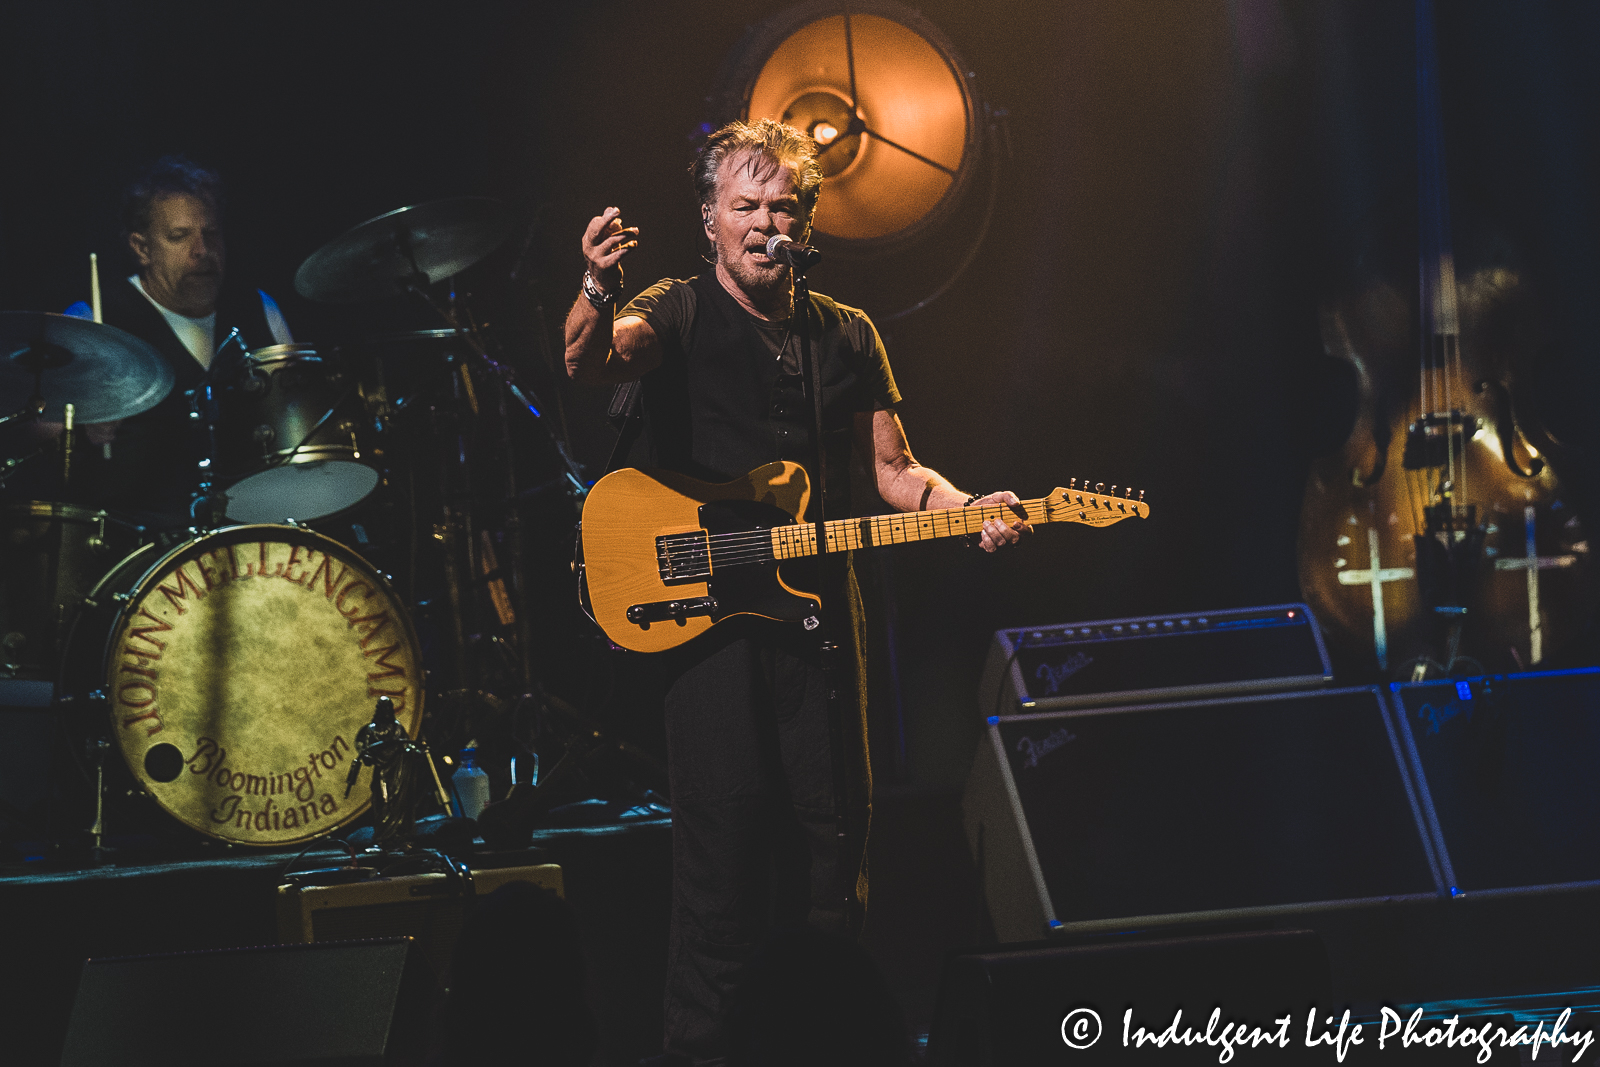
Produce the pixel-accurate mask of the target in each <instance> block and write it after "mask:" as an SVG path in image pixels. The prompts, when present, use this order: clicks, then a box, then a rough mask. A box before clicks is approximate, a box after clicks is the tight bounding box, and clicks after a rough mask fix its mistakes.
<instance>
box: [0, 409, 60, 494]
mask: <svg viewBox="0 0 1600 1067" xmlns="http://www.w3.org/2000/svg"><path fill="white" fill-rule="evenodd" d="M8 417H14V416H8ZM48 451H50V446H49V445H45V446H44V447H42V448H36V449H34V450H33V451H32V452H29V453H28V454H27V455H25V456H13V457H12V458H11V459H8V460H6V461H5V462H4V463H0V486H3V485H5V484H6V480H7V479H8V478H10V477H11V476H12V475H13V474H15V473H16V472H17V468H18V467H20V466H22V465H23V464H24V463H26V462H28V460H30V459H38V458H39V457H40V456H42V455H44V454H45V453H46V452H48Z"/></svg>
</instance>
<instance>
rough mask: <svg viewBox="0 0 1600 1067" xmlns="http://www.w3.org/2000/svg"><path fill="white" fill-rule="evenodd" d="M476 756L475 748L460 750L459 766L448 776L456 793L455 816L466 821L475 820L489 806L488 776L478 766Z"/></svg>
mask: <svg viewBox="0 0 1600 1067" xmlns="http://www.w3.org/2000/svg"><path fill="white" fill-rule="evenodd" d="M477 755H478V750H477V749H476V748H464V749H462V750H461V766H460V767H457V768H456V773H454V774H452V775H451V776H450V784H451V785H452V786H453V787H454V788H455V793H456V805H457V808H458V810H457V811H456V814H457V815H460V816H462V817H463V818H467V819H476V818H477V817H478V816H479V815H480V814H482V813H483V809H484V808H486V807H488V806H489V776H488V775H487V774H484V773H483V770H482V768H480V767H479V766H478V762H477V758H476V757H477Z"/></svg>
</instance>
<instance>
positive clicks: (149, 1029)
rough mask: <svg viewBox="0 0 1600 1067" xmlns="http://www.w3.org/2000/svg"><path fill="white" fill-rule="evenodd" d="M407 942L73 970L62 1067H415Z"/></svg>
mask: <svg viewBox="0 0 1600 1067" xmlns="http://www.w3.org/2000/svg"><path fill="white" fill-rule="evenodd" d="M410 951H411V940H410V939H409V938H389V939H386V940H381V941H351V942H342V943H334V944H326V945H267V946H263V947H260V948H239V949H226V950H223V951H216V952H182V953H175V954H172V955H164V956H127V957H112V958H105V959H91V960H87V961H85V962H84V965H83V975H82V977H81V978H80V979H79V981H78V995H77V999H76V1000H74V1001H73V1004H72V1019H71V1022H70V1024H69V1027H68V1031H67V1043H66V1047H65V1048H64V1049H63V1051H62V1054H61V1067H135V1065H137V1067H149V1065H154V1064H160V1065H162V1067H201V1065H204V1067H218V1065H223V1064H227V1065H234V1064H239V1065H243V1064H250V1065H261V1067H267V1065H273V1067H278V1065H283V1067H288V1065H291V1064H292V1065H300V1064H306V1065H309V1064H317V1065H319V1067H331V1065H333V1064H340V1065H350V1067H354V1065H357V1064H363V1065H364V1064H374V1065H376V1064H385V1065H394V1064H400V1063H407V1064H409V1063H417V1062H420V1057H421V1053H422V1052H423V1050H422V1049H421V1048H420V1047H419V1046H420V1045H421V1044H422V1042H421V1041H420V1040H419V1039H418V1035H419V1034H420V1033H421V1030H420V1024H421V1023H422V1022H423V1020H424V1019H425V1018H426V1009H427V1003H426V1000H425V994H424V993H423V991H422V990H421V988H420V987H419V985H418V984H417V982H416V981H415V978H414V977H413V972H414V971H415V969H416V968H415V967H414V966H413V967H408V966H407V959H408V956H409V954H410Z"/></svg>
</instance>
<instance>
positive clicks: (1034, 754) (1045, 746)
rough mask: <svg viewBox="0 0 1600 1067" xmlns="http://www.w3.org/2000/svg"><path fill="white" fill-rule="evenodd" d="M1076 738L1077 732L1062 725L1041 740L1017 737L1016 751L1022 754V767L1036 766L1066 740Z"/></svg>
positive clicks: (1074, 739)
mask: <svg viewBox="0 0 1600 1067" xmlns="http://www.w3.org/2000/svg"><path fill="white" fill-rule="evenodd" d="M1077 739H1078V735H1077V734H1075V733H1072V732H1070V731H1069V730H1068V729H1067V728H1066V727H1065V726H1063V727H1060V728H1059V729H1056V730H1053V731H1051V733H1050V736H1049V737H1046V738H1045V739H1044V740H1043V741H1035V740H1034V739H1033V738H1031V737H1019V738H1017V751H1018V752H1020V753H1021V754H1022V765H1023V766H1024V767H1037V766H1039V761H1040V760H1042V759H1044V758H1045V757H1046V756H1048V755H1050V753H1052V752H1054V751H1055V750H1056V749H1058V748H1060V747H1061V746H1062V745H1064V744H1066V743H1067V742H1068V741H1076V740H1077Z"/></svg>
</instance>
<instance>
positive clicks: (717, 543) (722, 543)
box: [669, 501, 1050, 553]
mask: <svg viewBox="0 0 1600 1067" xmlns="http://www.w3.org/2000/svg"><path fill="white" fill-rule="evenodd" d="M1029 503H1034V502H1032V501H1023V502H1022V504H1023V507H1024V511H1025V515H1024V516H1017V514H1016V512H1015V511H1013V510H1011V509H1010V508H1006V509H1004V510H1002V509H999V508H993V509H985V510H984V512H978V513H969V514H968V515H964V516H963V518H964V519H965V518H969V517H972V518H979V519H980V520H981V522H980V525H981V524H982V522H987V521H988V520H989V519H990V518H998V517H1002V516H1009V517H1011V518H1018V517H1022V518H1024V521H1028V522H1041V521H1045V520H1047V519H1048V518H1049V515H1050V511H1049V509H1048V508H1047V507H1045V508H1029V507H1027V505H1028V504H1029ZM991 511H992V512H994V514H993V515H990V514H988V512H991ZM836 521H842V522H843V524H844V528H843V529H837V528H836V529H835V531H834V532H835V533H836V534H838V535H840V536H841V539H843V540H846V541H848V540H849V528H850V527H856V528H858V529H859V525H860V520H857V519H847V520H836ZM876 525H877V524H875V526H876ZM888 525H890V529H889V530H888V531H887V532H888V533H889V534H890V535H891V537H892V535H893V533H894V528H895V527H896V526H898V527H899V528H901V529H904V528H905V527H906V526H908V525H909V526H910V527H911V529H912V531H913V532H915V531H916V530H917V529H918V528H919V527H920V526H921V525H923V524H915V523H904V522H898V523H897V522H894V521H893V520H892V519H891V520H890V521H889V523H888ZM925 525H927V526H932V525H933V523H931V522H930V523H927V524H925ZM950 525H951V524H949V523H948V522H947V524H946V529H945V530H944V531H939V532H936V533H934V534H933V538H932V539H937V538H940V537H959V536H961V535H963V534H968V533H976V532H977V531H975V530H969V529H965V528H962V529H951V528H950ZM961 525H962V526H963V527H965V526H966V525H967V524H966V523H965V522H963V523H962V524H961ZM791 527H792V528H793V529H795V530H796V531H797V532H799V531H801V530H807V534H809V527H810V524H809V523H807V524H804V525H802V524H800V523H794V524H790V525H786V526H777V527H771V528H769V529H767V530H761V531H740V532H737V533H727V534H711V535H709V536H708V537H706V538H705V539H704V541H702V540H701V539H700V538H699V537H696V536H695V535H694V534H692V533H687V532H686V533H684V534H681V535H677V536H681V537H684V538H692V540H691V541H689V542H688V543H687V544H686V545H685V546H684V547H686V548H698V547H699V546H700V545H701V544H702V543H704V544H706V545H707V550H708V551H709V552H712V553H715V552H717V550H718V549H723V550H726V549H730V548H739V547H745V546H749V547H769V548H770V547H771V546H772V533H773V531H774V530H784V529H789V528H791ZM872 532H873V533H874V534H878V533H883V532H886V531H883V530H880V529H877V528H874V530H873V531H872ZM807 534H801V535H800V536H798V537H796V538H794V539H793V540H791V541H789V542H788V543H787V544H786V545H784V546H783V547H790V546H793V545H808V546H809V545H812V544H814V543H815V541H816V535H815V534H809V536H808V535H807ZM669 536H672V535H669ZM929 539H930V538H926V537H921V536H913V537H910V538H906V539H905V540H908V541H909V540H915V541H921V540H929ZM828 540H829V541H830V542H831V541H833V538H829V539H828ZM902 543H904V541H893V540H890V541H874V543H873V546H874V547H876V546H878V545H884V544H902Z"/></svg>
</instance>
